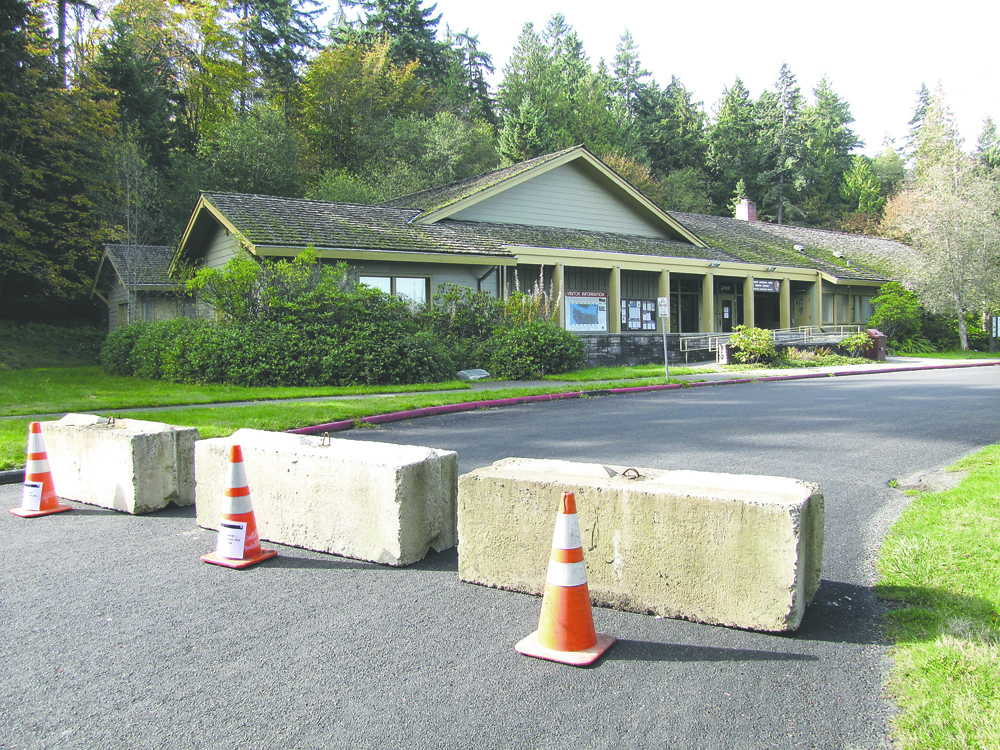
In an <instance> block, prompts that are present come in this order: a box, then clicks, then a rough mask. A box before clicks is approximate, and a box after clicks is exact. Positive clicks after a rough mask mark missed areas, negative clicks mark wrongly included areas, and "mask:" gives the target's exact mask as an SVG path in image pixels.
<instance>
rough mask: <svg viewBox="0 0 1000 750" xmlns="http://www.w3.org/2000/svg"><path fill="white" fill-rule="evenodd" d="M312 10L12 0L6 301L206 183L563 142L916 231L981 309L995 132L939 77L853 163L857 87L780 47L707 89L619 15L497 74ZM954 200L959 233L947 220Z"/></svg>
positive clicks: (825, 217)
mask: <svg viewBox="0 0 1000 750" xmlns="http://www.w3.org/2000/svg"><path fill="white" fill-rule="evenodd" d="M325 11H326V9H325V8H323V7H322V6H320V5H318V4H315V3H313V2H312V1H311V0H166V1H164V0H106V1H105V2H95V3H91V2H88V1H87V0H5V1H4V3H3V10H2V12H0V40H2V45H0V317H5V318H12V319H20V318H24V317H28V316H31V317H37V318H41V319H48V320H52V321H58V320H61V319H65V318H66V317H67V316H70V317H74V316H81V315H83V316H85V315H93V313H92V312H91V311H92V310H93V309H94V307H93V305H92V303H90V302H88V301H87V295H88V292H89V289H90V284H91V282H92V280H93V274H94V272H95V269H96V264H97V260H98V258H99V257H100V252H101V247H102V245H103V244H104V243H109V242H121V243H125V244H166V245H170V244H173V243H175V242H176V241H177V240H178V239H179V236H180V234H181V232H182V231H183V228H184V225H185V222H186V221H187V219H188V216H189V214H190V211H191V210H192V208H193V206H194V205H195V202H196V200H197V196H198V192H199V191H200V190H217V191H233V192H242V193H256V194H266V195H276V196H288V197H306V198H310V199H317V200H330V201H345V202H353V203H378V202H381V201H384V200H389V199H391V198H395V197H398V196H400V195H405V194H407V193H411V192H415V191H417V190H421V189H424V188H428V187H434V186H438V185H442V184H447V183H450V182H453V181H455V180H460V179H463V178H466V177H471V176H473V175H476V174H480V173H482V172H486V171H489V170H491V169H494V168H497V167H499V166H503V165H508V164H512V163H515V162H518V161H521V160H523V159H527V158H531V157H533V156H536V155H539V154H543V153H547V152H550V151H554V150H557V149H561V148H565V147H568V146H573V145H577V144H583V145H585V146H586V147H587V148H588V149H589V150H591V151H592V152H593V153H594V154H596V155H598V156H599V157H600V158H602V159H603V160H604V161H606V162H607V163H608V164H609V165H610V166H612V167H613V168H614V169H615V170H617V171H618V172H620V173H621V174H622V175H623V176H625V177H626V178H627V179H628V180H630V181H631V182H632V183H633V184H634V185H635V186H636V187H638V188H639V189H641V190H642V191H643V192H645V193H646V194H647V195H648V196H649V197H650V198H652V199H653V200H654V201H656V202H657V203H658V204H660V205H661V206H663V207H664V208H666V209H667V210H677V211H685V212H694V213H714V214H719V215H731V211H732V205H733V204H734V202H736V201H738V200H739V199H741V198H749V199H751V200H753V201H755V202H756V203H757V205H758V211H759V213H760V215H761V217H762V218H763V219H765V220H767V221H773V222H776V223H790V224H801V225H805V226H812V227H820V228H826V229H832V230H838V231H847V232H860V233H865V234H878V235H883V236H890V237H894V238H896V239H901V240H903V241H906V242H909V243H911V244H914V245H915V246H917V247H918V248H920V249H924V248H925V247H926V248H927V250H926V253H925V255H926V257H927V259H928V266H927V268H920V269H916V268H911V269H897V270H898V274H897V277H898V278H900V280H901V281H904V283H906V285H907V286H908V287H910V288H912V289H914V290H915V291H916V292H917V293H918V294H919V295H920V299H921V302H922V303H923V304H925V305H926V306H928V308H932V309H940V310H942V311H945V312H949V313H951V314H954V315H956V316H957V317H958V319H959V320H962V319H964V316H965V314H966V313H967V312H970V311H972V312H975V313H976V314H977V315H979V314H980V313H982V314H983V315H985V314H986V311H988V310H989V309H996V304H997V296H998V293H997V291H996V289H997V284H996V280H997V278H998V275H1000V270H998V267H1000V263H998V254H997V247H998V239H997V237H998V234H1000V230H998V222H997V217H996V210H995V209H996V206H997V205H998V204H997V200H996V195H997V190H996V184H997V183H996V176H997V169H998V167H1000V138H998V135H997V131H996V127H995V125H994V124H993V122H992V121H991V120H989V119H988V120H987V121H986V122H985V123H984V126H983V131H982V134H981V135H980V137H979V140H978V142H977V144H976V145H975V146H974V147H972V148H966V147H965V144H963V143H962V141H961V140H960V139H959V137H958V134H957V130H956V129H955V127H954V123H953V118H952V116H951V113H950V112H949V110H948V106H947V102H946V99H945V93H944V92H943V91H941V90H940V88H938V89H936V90H930V89H928V88H927V87H926V86H925V87H922V88H921V90H920V91H918V92H914V112H913V117H912V119H911V120H910V131H909V136H908V138H907V139H906V142H905V143H902V144H896V143H891V142H887V143H884V144H882V146H883V148H882V150H881V152H880V153H879V155H878V156H877V157H876V158H868V157H866V156H864V155H860V154H859V153H858V152H859V150H860V148H861V147H862V146H863V145H865V144H862V143H861V141H860V140H859V138H858V136H857V135H856V134H855V133H854V132H853V131H852V129H851V124H852V122H853V118H852V116H851V110H850V104H849V103H848V102H847V101H845V100H844V99H842V98H841V97H840V96H839V95H838V94H837V93H836V91H835V90H834V89H833V86H832V84H831V83H830V82H829V81H828V80H826V79H825V78H824V79H822V80H820V81H819V83H818V84H817V85H816V86H815V88H813V90H812V91H811V92H806V93H804V92H803V91H802V90H801V87H800V86H799V84H798V82H797V80H796V77H795V75H794V73H793V71H792V70H791V68H790V67H789V66H788V65H783V66H782V67H781V69H780V70H778V71H776V78H775V83H774V86H773V87H772V88H771V89H768V90H766V91H764V92H762V93H761V94H760V95H759V96H757V97H756V98H755V97H754V96H752V94H751V92H750V91H748V90H747V88H746V86H745V85H744V84H743V82H742V81H741V80H740V78H739V77H738V75H736V74H737V73H738V71H734V78H733V82H732V84H731V85H730V86H728V87H727V89H726V90H725V92H724V94H723V96H722V97H721V98H720V99H719V100H718V101H716V102H711V103H709V105H708V106H707V107H706V105H705V104H704V103H703V102H698V101H694V99H693V95H692V92H690V91H689V90H688V89H686V88H685V86H684V84H683V82H682V81H680V80H679V79H677V78H676V77H671V78H670V80H669V81H657V80H656V79H655V78H654V77H653V76H652V75H651V74H650V73H649V72H648V71H646V70H645V69H644V67H643V63H642V59H641V54H640V53H641V50H640V49H639V48H638V46H637V45H636V44H635V42H634V40H633V39H632V37H631V35H630V34H629V33H628V31H627V30H623V33H622V34H621V37H620V40H619V43H618V45H617V50H616V53H615V56H614V59H613V60H604V59H600V60H596V61H595V60H592V59H591V58H590V57H589V56H588V54H587V52H586V50H585V47H584V42H583V40H582V39H581V38H580V37H579V36H578V34H577V33H576V31H575V30H574V29H573V26H572V25H571V19H569V18H567V17H564V16H563V15H561V14H556V15H554V16H553V17H552V18H550V19H549V20H548V22H547V23H546V24H545V26H544V28H536V27H535V26H534V25H532V24H531V23H526V24H525V25H524V27H523V29H522V31H521V34H520V36H519V38H518V40H517V44H516V46H515V48H514V49H513V51H512V53H511V54H510V57H509V60H508V61H507V63H506V65H504V67H503V68H502V70H500V71H499V73H498V71H497V69H496V67H495V64H494V61H493V59H492V57H491V55H490V54H489V53H488V52H487V51H485V50H483V49H481V47H480V45H479V41H478V37H477V35H476V33H475V30H471V29H466V30H464V31H458V30H455V29H452V28H451V27H450V26H449V25H448V22H447V19H446V18H444V17H442V15H441V14H439V13H437V12H436V10H435V6H434V5H433V4H432V3H428V2H426V1H425V0H345V1H344V2H341V3H338V5H337V7H336V9H335V12H334V13H333V14H332V19H331V20H330V21H329V23H327V24H325V25H324V27H322V28H321V27H320V25H319V22H320V17H321V15H322V14H323V13H324V12H325ZM326 17H329V16H326ZM491 81H496V83H495V84H491V83H490V82H491ZM970 206H974V207H976V208H975V211H974V212H973V211H972V210H971V209H970ZM945 210H949V211H952V212H953V214H950V215H949V216H952V218H953V217H954V216H961V217H962V220H961V222H959V223H960V224H961V227H959V228H958V229H956V230H955V231H956V232H959V233H961V232H964V233H965V234H962V235H961V237H958V236H957V235H956V237H955V238H950V237H948V238H945V239H942V236H941V231H940V227H941V223H940V222H943V223H944V225H945V226H948V227H952V225H954V224H955V222H954V221H952V219H951V218H949V216H937V213H940V212H941V211H945ZM956 212H957V213H956ZM973 213H974V216H973ZM935 217H936V218H935ZM934 221H938V222H939V223H934ZM949 222H951V224H949ZM948 231H951V229H949V230H948ZM955 252H959V255H958V256H956V255H955V254H954V253H955ZM963 253H964V254H963ZM948 263H950V264H952V265H955V264H956V263H958V264H960V265H962V267H963V268H966V269H967V270H968V273H967V274H965V275H963V278H961V279H957V280H956V279H945V278H943V269H945V268H946V265H943V264H948ZM965 276H967V277H968V278H966V277H965ZM991 284H992V286H991ZM956 285H958V286H960V287H961V288H960V289H959V288H957V286H956ZM956 294H957V297H956ZM98 314H99V311H98ZM94 319H95V320H96V319H97V318H96V317H95V318H94ZM960 327H961V326H960Z"/></svg>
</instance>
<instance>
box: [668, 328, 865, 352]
mask: <svg viewBox="0 0 1000 750" xmlns="http://www.w3.org/2000/svg"><path fill="white" fill-rule="evenodd" d="M831 329H832V330H831ZM765 330H768V331H769V332H770V334H771V340H772V341H773V342H774V343H776V344H782V345H784V346H791V345H794V344H810V343H822V344H838V343H840V341H841V340H843V339H844V338H845V337H847V336H849V335H851V334H852V333H857V332H858V331H860V330H861V326H860V325H844V324H840V325H833V326H798V327H796V328H774V329H765ZM731 336H732V334H731V333H722V332H721V331H705V332H702V333H682V334H680V350H681V351H682V352H695V351H705V350H708V351H710V352H714V351H718V349H719V347H720V346H724V345H726V344H728V343H729V339H730V337H731Z"/></svg>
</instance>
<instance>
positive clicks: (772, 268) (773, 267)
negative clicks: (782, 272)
mask: <svg viewBox="0 0 1000 750" xmlns="http://www.w3.org/2000/svg"><path fill="white" fill-rule="evenodd" d="M767 270H768V271H777V270H778V267H777V266H768V267H767Z"/></svg>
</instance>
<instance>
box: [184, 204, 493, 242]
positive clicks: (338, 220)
mask: <svg viewBox="0 0 1000 750" xmlns="http://www.w3.org/2000/svg"><path fill="white" fill-rule="evenodd" d="M416 213H417V212H416V211H415V210H413V209H394V208H387V207H383V206H361V205H355V204H353V203H329V202H325V201H310V200H302V199H296V198H276V197H273V196H265V195H243V194H239V193H202V194H201V197H200V198H199V200H198V205H197V206H196V207H195V210H194V213H193V214H192V216H191V219H190V221H189V222H188V226H187V228H186V229H185V232H184V235H183V237H182V239H181V242H180V245H179V247H178V255H179V254H180V253H182V252H183V250H184V248H185V247H186V245H187V244H188V242H189V241H190V240H192V238H197V236H198V235H199V234H202V233H204V232H205V230H206V227H207V226H208V225H209V224H211V223H214V222H217V223H220V224H222V225H223V226H224V227H226V228H227V229H228V230H229V231H231V232H234V233H236V234H237V235H239V236H240V237H241V238H243V239H245V240H246V241H247V242H248V243H250V245H251V249H252V250H253V251H254V252H256V251H257V249H259V248H268V247H281V248H288V247H306V246H308V245H312V246H313V247H315V248H316V249H317V250H324V249H344V248H350V249H353V250H371V251H380V250H382V251H395V252H414V253H446V254H457V255H476V256H497V257H501V258H511V257H512V256H511V254H510V252H509V251H507V250H506V249H505V248H504V247H503V244H502V243H501V242H499V241H498V240H495V239H493V238H490V237H487V236H482V235H467V234H464V233H461V234H460V233H456V232H454V231H452V230H450V229H449V228H448V227H447V226H439V225H433V224H432V225H421V224H413V223H412V219H413V218H414V216H415V215H416Z"/></svg>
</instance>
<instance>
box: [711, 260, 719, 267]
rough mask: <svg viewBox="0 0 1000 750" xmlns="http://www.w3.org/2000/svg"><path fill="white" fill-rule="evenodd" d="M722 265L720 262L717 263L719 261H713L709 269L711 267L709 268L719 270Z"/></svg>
mask: <svg viewBox="0 0 1000 750" xmlns="http://www.w3.org/2000/svg"><path fill="white" fill-rule="evenodd" d="M721 265H722V264H721V263H719V261H717V260H713V261H712V262H711V263H709V264H708V267H709V268H718V267H719V266H721Z"/></svg>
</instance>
